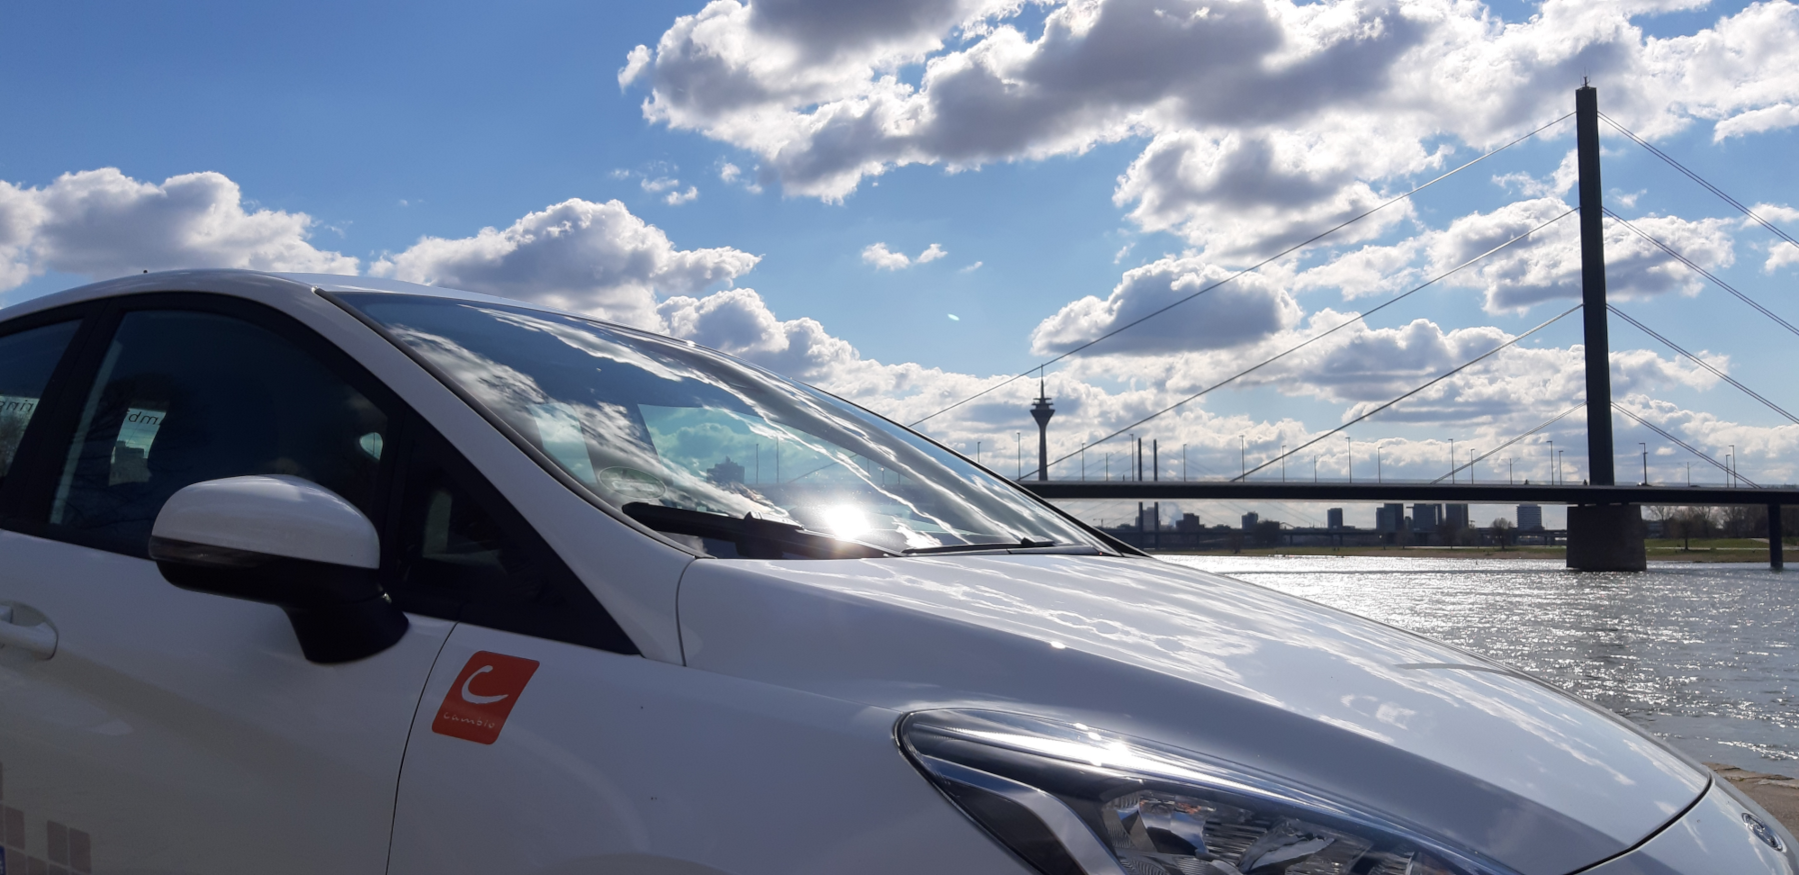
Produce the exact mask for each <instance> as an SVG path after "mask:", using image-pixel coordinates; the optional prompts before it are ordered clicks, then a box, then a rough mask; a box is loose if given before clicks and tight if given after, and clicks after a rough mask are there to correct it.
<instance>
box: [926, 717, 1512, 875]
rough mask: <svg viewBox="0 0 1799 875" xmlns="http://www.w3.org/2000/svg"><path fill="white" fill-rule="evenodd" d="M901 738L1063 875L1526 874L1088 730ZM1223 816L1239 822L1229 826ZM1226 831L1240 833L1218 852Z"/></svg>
mask: <svg viewBox="0 0 1799 875" xmlns="http://www.w3.org/2000/svg"><path fill="white" fill-rule="evenodd" d="M895 735H896V739H897V741H898V742H899V746H900V748H901V750H902V751H903V752H904V753H905V754H906V756H907V757H908V758H909V759H910V760H911V761H912V762H913V764H914V765H915V766H916V767H917V768H918V769H919V770H920V771H921V772H922V773H924V775H925V776H926V777H927V778H929V779H930V780H931V782H932V783H933V784H934V785H936V786H937V788H938V789H939V790H940V791H942V792H943V793H944V795H945V796H946V797H947V798H948V799H949V800H950V801H951V802H952V803H954V804H955V805H956V806H957V807H958V808H960V809H961V810H962V811H963V812H964V813H965V814H967V815H968V816H969V817H970V819H972V820H974V821H975V822H976V823H977V824H979V825H980V826H981V827H982V828H983V829H985V830H986V831H987V832H988V833H989V834H991V835H992V836H993V837H994V838H995V839H997V840H998V841H999V842H1000V843H1001V844H1002V845H1004V846H1005V847H1007V848H1008V849H1009V850H1011V851H1012V852H1013V853H1015V854H1017V855H1018V856H1019V857H1020V858H1021V859H1023V860H1024V861H1025V862H1027V863H1029V864H1031V865H1032V866H1033V867H1035V868H1037V869H1038V870H1040V871H1043V872H1046V873H1052V875H1061V873H1068V875H1130V873H1145V872H1171V873H1175V872H1181V873H1204V875H1231V873H1239V872H1242V873H1245V875H1268V873H1279V872H1289V871H1290V872H1293V873H1312V872H1320V873H1323V872H1330V873H1344V875H1347V873H1349V872H1351V871H1353V872H1355V873H1362V872H1375V873H1382V875H1384V873H1388V872H1394V873H1399V872H1410V873H1413V875H1419V873H1432V872H1437V873H1444V875H1517V873H1516V872H1515V870H1513V869H1511V868H1510V867H1507V866H1505V865H1504V864H1502V863H1499V862H1498V861H1495V860H1491V859H1488V858H1486V857H1485V856H1483V855H1481V854H1479V853H1477V852H1474V851H1471V850H1468V849H1465V848H1460V847H1457V846H1456V845H1455V844H1454V843H1452V842H1449V841H1447V840H1445V839H1442V838H1440V837H1438V836H1435V835H1433V834H1432V833H1431V832H1430V831H1429V830H1427V829H1424V828H1422V827H1420V826H1418V825H1415V824H1410V823H1406V822H1403V821H1401V820H1399V819H1397V818H1393V817H1390V816H1387V815H1384V814H1381V813H1380V812H1377V811H1373V810H1370V809H1368V808H1366V807H1364V806H1360V805H1357V804H1355V803H1354V802H1351V801H1347V800H1341V799H1337V798H1333V797H1332V796H1330V795H1327V794H1325V793H1321V792H1318V791H1315V790H1312V789H1309V788H1307V787H1305V786H1304V785H1302V784H1299V783H1297V782H1294V781H1291V780H1287V779H1284V778H1280V777H1276V776H1273V775H1267V774H1264V773H1261V772H1258V771H1256V770H1254V769H1251V768H1247V767H1244V766H1240V765H1237V764H1234V763H1228V762H1224V761H1221V760H1217V759H1214V758H1210V757H1206V756H1203V755H1200V754H1195V753H1192V752H1189V751H1184V750H1180V749H1177V748H1173V747H1169V746H1167V745H1162V744H1158V743H1155V742H1151V741H1147V740H1144V739H1139V738H1133V737H1130V736H1125V735H1121V734H1118V733H1113V732H1107V731H1104V730H1101V729H1098V728H1095V727H1090V726H1086V725H1084V724H1079V723H1064V722H1060V721H1055V720H1047V719H1042V718H1037V717H1031V716H1027V715H1021V714H1013V713H1007V712H1000V711H986V710H970V709H944V710H932V711H918V712H913V713H911V714H908V715H906V716H905V717H903V718H901V720H900V721H899V723H898V724H897V725H896V727H895ZM1221 812H1229V815H1228V817H1227V815H1225V814H1222V813H1221ZM1208 818H1210V819H1208ZM1219 818H1226V819H1229V818H1235V819H1234V820H1231V822H1230V825H1229V828H1226V826H1225V825H1221V823H1222V822H1221V821H1220V820H1219ZM1151 821H1153V823H1152V822H1151ZM1145 824H1148V828H1147V830H1146V829H1145ZM1213 829H1217V830H1219V831H1220V832H1221V833H1229V832H1234V833H1235V835H1230V836H1225V835H1222V834H1221V835H1220V837H1219V839H1218V841H1216V842H1214V841H1210V840H1209V839H1211V834H1210V833H1208V832H1207V831H1208V830H1213ZM1256 830H1260V832H1256ZM1296 830H1297V832H1296ZM1283 831H1284V832H1283ZM1302 833H1303V835H1301V834H1302ZM1282 841H1285V842H1286V843H1285V844H1282ZM1146 843H1148V844H1146ZM1232 843H1235V844H1234V845H1233V844H1232ZM1333 844H1335V845H1336V846H1337V850H1336V851H1330V852H1327V851H1326V849H1327V848H1328V847H1330V846H1332V845H1333ZM1170 845H1172V846H1173V851H1172V852H1170V848H1169V847H1168V846H1170ZM1308 848H1310V849H1311V850H1307V849H1308ZM1233 855H1235V857H1236V858H1235V859H1232V857H1233ZM1332 855H1335V858H1336V860H1335V862H1333V861H1332V860H1331V859H1330V858H1331V857H1332ZM1313 856H1316V858H1317V859H1316V860H1314V861H1313V862H1310V863H1308V862H1307V861H1308V860H1311V859H1312V858H1313ZM1343 860H1347V861H1348V863H1347V864H1345V863H1343V862H1342V861H1343ZM1358 861H1362V862H1358ZM1368 861H1374V862H1368ZM1239 863H1246V864H1249V865H1250V868H1248V869H1241V870H1240V869H1238V868H1236V867H1237V864H1239Z"/></svg>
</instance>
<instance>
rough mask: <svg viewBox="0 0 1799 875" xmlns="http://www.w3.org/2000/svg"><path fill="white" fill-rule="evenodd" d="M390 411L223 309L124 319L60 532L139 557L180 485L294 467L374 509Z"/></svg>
mask: <svg viewBox="0 0 1799 875" xmlns="http://www.w3.org/2000/svg"><path fill="white" fill-rule="evenodd" d="M387 428H388V418H387V416H386V415H385V414H384V413H383V412H382V411H381V410H380V409H378V408H377V407H376V406H375V404H374V403H372V402H371V401H370V400H369V399H368V398H366V397H365V396H364V395H363V394H362V393H360V392H358V391H357V390H356V389H354V388H353V387H351V386H350V385H349V384H348V383H347V382H345V381H344V380H343V379H341V378H339V377H338V376H337V375H335V374H334V373H333V372H332V371H331V370H330V369H329V368H327V367H326V366H325V365H324V364H323V363H321V362H319V361H318V360H317V359H315V358H313V357H312V356H311V355H309V354H308V353H306V352H305V351H303V350H301V349H300V348H299V347H297V346H295V345H294V344H293V343H291V342H289V341H288V340H286V339H284V338H282V337H281V336H280V335H278V334H276V333H275V332H273V331H270V330H269V329H266V328H263V327H261V326H258V325H255V324H252V323H250V322H247V321H244V320H242V319H238V318H234V317H231V316H225V315H221V314H215V313H205V312H195V311H180V310H149V311H135V312H128V313H126V314H125V315H124V316H123V317H122V319H121V320H120V322H119V325H118V328H117V330H116V331H115V333H114V335H113V338H112V341H111V343H110V345H109V346H108V347H107V349H106V351H105V354H104V358H103V359H102V361H101V363H100V368H99V371H98V374H97V376H96V378H95V380H94V382H93V385H92V386H91V387H89V388H88V390H87V395H86V402H85V404H84V406H83V407H82V409H81V414H80V419H79V422H78V425H77V427H76V430H75V433H74V436H73V440H72V441H71V443H70V444H69V446H68V448H67V453H66V456H64V458H63V468H62V473H61V476H60V479H59V480H58V481H57V484H56V492H55V499H54V501H53V503H52V505H51V508H50V520H49V521H50V526H51V531H52V532H53V533H55V532H60V533H62V535H64V536H71V535H73V536H78V537H79V539H81V540H83V541H84V542H86V543H92V544H93V545H94V546H99V547H104V548H106V549H115V550H120V551H123V552H128V553H133V554H136V555H143V554H144V553H145V550H146V545H147V542H148V540H149V536H150V527H151V525H152V524H153V523H154V522H155V519H156V514H157V513H158V512H159V511H160V510H161V509H162V505H163V502H164V501H166V500H168V498H169V496H170V495H173V494H174V493H175V491H176V490H178V489H180V488H182V487H184V486H187V485H189V484H192V483H198V482H200V481H203V480H212V479H216V478H220V477H234V476H239V475H244V474H290V475H294V476H298V477H303V478H305V479H307V480H311V481H313V482H315V483H317V484H319V485H321V486H323V487H325V488H326V489H329V490H331V491H333V492H335V493H337V494H338V495H340V496H343V497H344V498H345V499H346V500H348V501H350V502H351V503H352V504H355V505H356V506H357V507H359V508H361V509H362V510H363V512H364V513H368V514H370V515H371V516H373V508H372V502H373V499H374V497H375V493H376V482H375V478H376V474H377V472H378V470H379V463H380V459H381V455H382V452H383V450H384V443H385V440H386V434H387Z"/></svg>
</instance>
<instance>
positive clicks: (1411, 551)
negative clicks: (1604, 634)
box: [1145, 547, 1768, 565]
mask: <svg viewBox="0 0 1799 875" xmlns="http://www.w3.org/2000/svg"><path fill="white" fill-rule="evenodd" d="M1145 552H1147V553H1149V554H1150V555H1151V556H1376V557H1386V558H1398V559H1552V560H1561V559H1566V558H1567V555H1568V549H1567V548H1566V547H1509V548H1507V549H1504V550H1501V549H1499V548H1497V547H1245V548H1243V549H1242V550H1238V551H1234V552H1233V551H1229V550H1147V551H1145ZM1648 559H1649V561H1650V562H1651V563H1663V564H1682V563H1685V564H1691V563H1696V562H1706V563H1713V562H1727V563H1742V564H1748V563H1755V564H1761V565H1765V564H1767V562H1768V548H1767V547H1707V548H1694V549H1693V550H1691V551H1687V550H1682V549H1680V548H1678V547H1650V548H1649V549H1648Z"/></svg>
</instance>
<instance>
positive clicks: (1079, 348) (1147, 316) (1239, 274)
mask: <svg viewBox="0 0 1799 875" xmlns="http://www.w3.org/2000/svg"><path fill="white" fill-rule="evenodd" d="M1573 115H1574V113H1568V114H1567V115H1564V116H1562V117H1561V118H1558V119H1556V120H1555V121H1552V122H1549V123H1548V124H1545V125H1543V126H1542V127H1539V128H1537V129H1536V130H1533V131H1531V132H1530V133H1528V134H1525V135H1524V136H1521V137H1519V138H1517V139H1515V140H1512V141H1511V142H1509V143H1506V144H1505V145H1503V146H1500V147H1499V148H1497V149H1494V150H1492V151H1490V152H1487V153H1485V154H1482V155H1480V156H1479V157H1476V158H1475V159H1473V160H1472V161H1469V162H1467V163H1466V164H1463V165H1461V166H1460V167H1457V168H1455V169H1454V170H1450V171H1448V172H1446V173H1444V174H1442V175H1440V176H1438V177H1436V178H1435V179H1432V180H1430V181H1429V182H1426V183H1424V184H1423V185H1420V186H1418V187H1416V188H1414V189H1412V190H1411V191H1408V192H1406V193H1405V194H1401V195H1397V196H1395V197H1393V198H1390V199H1388V200H1386V201H1382V202H1381V203H1379V204H1377V205H1375V206H1374V207H1373V208H1372V209H1370V210H1368V211H1367V212H1364V213H1360V214H1358V215H1356V216H1353V217H1351V218H1349V219H1346V220H1344V221H1342V222H1339V223H1338V224H1336V225H1333V226H1331V227H1330V228H1328V229H1326V230H1325V231H1323V232H1321V233H1319V234H1316V235H1314V236H1312V237H1308V238H1306V239H1305V240H1302V241H1300V242H1298V243H1295V244H1293V245H1292V246H1289V247H1287V248H1286V249H1282V250H1281V251H1279V252H1277V253H1275V254H1273V255H1270V256H1268V257H1267V258H1265V259H1262V260H1261V261H1259V262H1256V263H1255V264H1253V265H1251V266H1249V267H1246V268H1243V269H1242V270H1239V271H1237V272H1236V273H1233V274H1231V275H1230V276H1227V277H1225V278H1224V279H1221V280H1219V281H1217V282H1215V283H1212V284H1211V285H1209V286H1206V287H1204V288H1202V289H1200V290H1199V291H1196V292H1193V293H1192V294H1190V295H1187V296H1186V297H1183V298H1181V299H1179V300H1176V301H1173V302H1171V303H1169V304H1167V305H1165V306H1162V307H1160V308H1157V309H1156V310H1155V311H1153V312H1151V313H1148V314H1145V315H1143V316H1140V317H1138V318H1136V319H1133V320H1131V321H1129V322H1126V323H1125V324H1123V325H1120V326H1118V327H1117V328H1114V329H1112V330H1110V331H1107V332H1106V333H1104V334H1101V335H1100V336H1098V337H1095V338H1093V339H1092V340H1089V341H1087V342H1086V343H1083V344H1081V345H1079V346H1076V347H1074V348H1073V349H1070V350H1067V351H1066V352H1063V353H1062V354H1060V355H1057V356H1054V357H1052V358H1049V359H1046V360H1044V361H1042V362H1039V363H1037V364H1035V365H1032V366H1031V367H1030V369H1029V370H1026V371H1025V372H1024V373H1021V374H1015V375H1013V376H1011V377H1007V378H1006V379H1005V380H1002V381H1000V382H998V383H995V384H993V385H991V386H988V387H987V388H985V389H982V390H981V391H979V392H976V393H974V394H973V395H970V396H968V397H967V398H963V399H962V400H960V401H957V402H956V403H954V404H951V405H950V406H948V407H945V408H943V409H941V410H938V411H937V412H935V413H932V414H930V415H929V416H925V417H923V418H921V419H916V420H913V421H912V422H909V423H907V424H906V427H907V428H917V427H918V426H920V425H922V424H923V423H925V422H926V421H928V420H931V419H935V418H936V417H938V416H942V415H943V414H945V413H948V412H950V411H951V410H954V409H956V408H958V407H961V406H962V405H964V404H967V403H968V402H970V401H973V400H975V399H976V398H979V397H981V396H983V395H986V394H987V393H989V392H993V391H995V390H998V389H1000V388H1003V387H1005V386H1009V385H1011V384H1012V383H1015V382H1017V381H1019V380H1022V379H1025V378H1026V377H1029V376H1030V375H1031V374H1032V373H1041V372H1042V370H1043V369H1044V368H1045V367H1047V366H1049V365H1053V364H1055V363H1056V362H1059V361H1061V360H1063V359H1065V358H1068V357H1069V356H1072V355H1075V354H1076V353H1079V352H1082V351H1083V350H1086V349H1088V348H1089V347H1091V346H1093V345H1094V344H1096V343H1099V342H1100V341H1102V340H1105V339H1107V338H1109V337H1111V336H1113V335H1115V334H1118V333H1119V332H1122V331H1125V330H1127V329H1130V328H1133V327H1136V326H1138V325H1141V324H1143V323H1144V322H1147V321H1149V320H1150V319H1153V318H1155V317H1157V316H1160V315H1162V314H1163V313H1166V312H1168V311H1169V310H1172V309H1174V308H1175V307H1178V306H1180V305H1182V304H1185V303H1187V302H1188V301H1191V300H1193V299H1194V298H1197V297H1199V296H1200V295H1203V294H1205V293H1207V292H1210V291H1212V290H1213V289H1216V288H1218V287H1219V286H1222V285H1224V284H1226V283H1229V282H1231V281H1233V280H1235V279H1237V278H1239V277H1242V276H1243V275H1245V274H1249V273H1254V272H1255V271H1258V270H1261V269H1262V268H1264V267H1267V266H1268V265H1270V264H1273V263H1274V262H1276V261H1278V260H1280V259H1282V258H1285V257H1286V256H1288V255H1291V254H1292V253H1294V252H1296V251H1298V250H1300V249H1303V248H1305V247H1307V246H1310V245H1312V244H1313V243H1316V242H1318V241H1319V240H1322V239H1324V238H1326V237H1328V236H1330V235H1332V234H1335V233H1336V232H1338V231H1341V230H1343V229H1344V228H1347V227H1349V226H1350V225H1353V224H1355V223H1356V222H1359V221H1361V220H1363V219H1366V218H1368V217H1369V216H1372V215H1374V214H1375V213H1378V212H1380V211H1381V210H1384V209H1386V208H1387V207H1390V206H1392V205H1394V204H1396V203H1399V202H1400V201H1402V200H1405V199H1407V198H1410V197H1411V196H1413V195H1415V194H1417V193H1418V192H1421V191H1423V190H1425V189H1427V188H1430V187H1431V186H1433V185H1436V184H1437V183H1439V182H1442V181H1443V180H1445V179H1448V178H1449V177H1451V176H1454V175H1456V174H1457V173H1460V172H1462V171H1464V170H1467V169H1468V168H1470V167H1473V166H1474V165H1476V164H1479V163H1480V162H1482V161H1485V160H1487V159H1488V158H1491V157H1493V156H1494V155H1497V154H1499V153H1500V152H1503V151H1505V150H1507V149H1510V148H1511V147H1513V146H1516V145H1518V144H1519V143H1522V142H1524V141H1525V140H1528V139H1530V138H1531V137H1534V136H1536V135H1537V134H1540V133H1542V132H1544V131H1546V130H1548V129H1550V128H1552V127H1554V126H1556V125H1558V124H1561V123H1562V122H1564V121H1567V120H1568V118H1569V117H1571V116H1573Z"/></svg>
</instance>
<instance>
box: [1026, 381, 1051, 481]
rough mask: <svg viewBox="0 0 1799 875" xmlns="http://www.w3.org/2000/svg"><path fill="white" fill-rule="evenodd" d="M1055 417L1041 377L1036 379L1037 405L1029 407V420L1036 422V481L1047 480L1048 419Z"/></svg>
mask: <svg viewBox="0 0 1799 875" xmlns="http://www.w3.org/2000/svg"><path fill="white" fill-rule="evenodd" d="M1055 415H1056V408H1055V405H1053V404H1051V403H1049V394H1048V392H1047V391H1045V384H1044V381H1043V378H1042V377H1039V378H1037V403H1035V404H1032V405H1031V418H1032V419H1035V420H1037V479H1038V480H1048V479H1049V418H1050V417H1052V416H1055Z"/></svg>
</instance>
